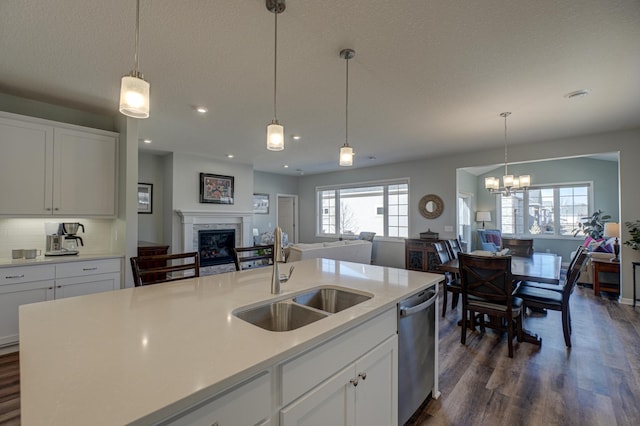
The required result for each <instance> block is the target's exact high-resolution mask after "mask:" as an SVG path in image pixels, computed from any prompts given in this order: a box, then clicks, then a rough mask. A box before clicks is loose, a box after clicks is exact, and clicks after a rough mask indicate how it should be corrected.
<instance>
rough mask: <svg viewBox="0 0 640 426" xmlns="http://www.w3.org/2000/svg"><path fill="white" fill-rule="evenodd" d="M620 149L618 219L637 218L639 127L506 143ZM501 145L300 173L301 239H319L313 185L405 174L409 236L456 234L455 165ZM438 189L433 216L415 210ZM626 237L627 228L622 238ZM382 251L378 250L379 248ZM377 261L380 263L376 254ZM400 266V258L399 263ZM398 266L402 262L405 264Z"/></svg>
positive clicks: (531, 148) (518, 151) (538, 156)
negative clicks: (439, 202)
mask: <svg viewBox="0 0 640 426" xmlns="http://www.w3.org/2000/svg"><path fill="white" fill-rule="evenodd" d="M611 151H620V164H619V167H620V184H619V187H620V194H621V196H620V208H619V212H620V221H621V222H625V221H631V220H636V219H639V218H640V197H638V194H637V184H638V182H639V181H640V168H639V167H638V166H637V161H638V158H640V129H635V130H631V131H622V132H612V133H605V134H597V135H588V136H583V137H577V138H571V139H562V140H553V141H544V142H535V143H531V144H525V145H516V146H513V147H509V157H510V158H512V159H514V160H517V161H534V160H543V159H549V158H558V157H572V156H578V155H587V154H594V153H601V152H611ZM503 155H504V152H503V150H502V148H496V149H492V150H484V151H478V152H466V153H463V154H457V155H449V156H442V157H437V158H435V157H434V158H428V159H423V160H416V161H410V162H405V163H400V164H394V165H388V166H380V167H368V168H355V169H352V170H348V171H342V172H338V173H329V174H322V175H309V176H302V177H300V178H299V183H298V194H299V195H300V241H303V242H311V241H317V240H319V239H318V238H317V237H316V236H315V217H316V214H315V211H316V207H315V188H316V186H320V185H331V184H340V183H353V182H363V181H370V180H380V179H391V178H401V177H409V178H410V183H409V191H410V198H409V209H410V216H409V229H410V237H418V236H419V233H420V232H422V231H426V230H427V229H428V228H430V229H431V230H432V231H435V232H439V233H440V237H441V238H453V237H454V236H455V235H454V233H447V232H444V227H445V226H448V225H451V226H454V229H455V223H456V215H455V211H456V207H455V206H456V204H455V203H456V169H458V168H463V167H471V166H485V165H491V164H495V163H496V162H497V161H496V159H501V158H503ZM431 193H433V194H437V195H439V196H440V197H442V199H443V201H444V211H443V214H442V216H440V217H439V218H437V219H433V220H428V219H425V218H423V217H422V216H421V215H420V213H419V211H418V208H417V206H418V201H419V200H420V198H421V197H422V196H423V195H425V194H431ZM626 238H628V233H627V231H626V229H624V232H623V241H624V240H626ZM378 253H380V250H378ZM621 255H622V258H623V262H622V297H623V300H624V301H625V302H630V299H631V297H632V292H633V288H632V283H633V276H632V272H631V260H634V261H638V260H640V253H639V252H637V251H634V250H631V249H630V248H628V247H627V246H624V245H623V246H622V253H621ZM375 262H376V263H382V262H380V260H378V259H375ZM403 265H404V263H403ZM403 265H402V266H403Z"/></svg>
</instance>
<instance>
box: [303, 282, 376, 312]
mask: <svg viewBox="0 0 640 426" xmlns="http://www.w3.org/2000/svg"><path fill="white" fill-rule="evenodd" d="M371 297H372V296H370V295H365V294H360V293H355V292H352V291H347V290H341V289H338V288H332V287H321V288H317V289H314V290H311V291H309V292H307V293H304V294H301V295H299V296H296V297H294V298H293V301H294V302H295V303H299V304H301V305H305V306H310V307H312V308H315V309H320V310H321V311H325V312H330V313H332V314H334V313H336V312H340V311H343V310H345V309H347V308H350V307H352V306H354V305H357V304H358V303H362V302H364V301H366V300H369V299H371Z"/></svg>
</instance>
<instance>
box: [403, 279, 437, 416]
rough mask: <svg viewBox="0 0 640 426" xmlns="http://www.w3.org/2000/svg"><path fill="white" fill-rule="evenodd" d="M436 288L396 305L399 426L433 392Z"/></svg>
mask: <svg viewBox="0 0 640 426" xmlns="http://www.w3.org/2000/svg"><path fill="white" fill-rule="evenodd" d="M437 289H438V287H437V286H436V288H435V289H434V288H430V289H427V290H424V291H421V292H420V293H417V294H414V295H413V296H411V297H409V298H407V299H405V300H403V301H402V302H400V303H399V304H398V425H403V424H405V423H406V421H407V420H409V418H410V417H411V416H412V415H413V413H414V412H415V411H416V410H417V409H418V407H420V405H421V404H422V403H423V402H424V401H425V400H426V399H427V397H428V396H429V394H430V393H431V391H432V390H433V384H434V365H433V363H434V361H435V355H436V354H435V333H436V329H435V324H436V306H435V305H436V303H435V302H436V300H437V297H438V293H437Z"/></svg>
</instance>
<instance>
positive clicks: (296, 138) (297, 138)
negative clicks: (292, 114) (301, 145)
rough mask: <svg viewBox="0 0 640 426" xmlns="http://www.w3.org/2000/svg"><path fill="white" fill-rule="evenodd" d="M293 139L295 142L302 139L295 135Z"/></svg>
mask: <svg viewBox="0 0 640 426" xmlns="http://www.w3.org/2000/svg"><path fill="white" fill-rule="evenodd" d="M292 138H293V140H294V141H299V140H300V139H302V138H301V137H300V136H299V135H293V136H292Z"/></svg>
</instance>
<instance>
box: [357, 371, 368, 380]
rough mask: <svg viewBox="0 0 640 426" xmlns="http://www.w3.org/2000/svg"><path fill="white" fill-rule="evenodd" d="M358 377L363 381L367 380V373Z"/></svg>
mask: <svg viewBox="0 0 640 426" xmlns="http://www.w3.org/2000/svg"><path fill="white" fill-rule="evenodd" d="M358 377H360V378H361V379H362V380H367V372H366V371H365V372H364V373H360V374H358Z"/></svg>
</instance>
